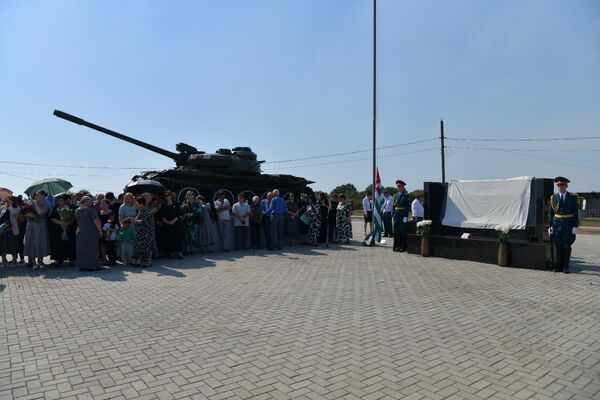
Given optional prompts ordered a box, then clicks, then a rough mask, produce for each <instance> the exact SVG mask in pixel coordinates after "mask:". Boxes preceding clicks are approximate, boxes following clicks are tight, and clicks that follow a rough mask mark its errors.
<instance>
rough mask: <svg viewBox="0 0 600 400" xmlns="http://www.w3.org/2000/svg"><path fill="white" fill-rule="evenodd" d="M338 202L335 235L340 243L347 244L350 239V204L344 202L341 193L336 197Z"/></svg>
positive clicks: (344, 197)
mask: <svg viewBox="0 0 600 400" xmlns="http://www.w3.org/2000/svg"><path fill="white" fill-rule="evenodd" d="M338 200H339V202H338V205H337V212H336V216H335V222H336V224H335V233H336V235H337V240H338V241H339V242H340V243H345V244H348V243H350V238H351V237H352V203H350V202H349V201H346V196H345V195H344V194H343V193H342V194H340V195H339V196H338Z"/></svg>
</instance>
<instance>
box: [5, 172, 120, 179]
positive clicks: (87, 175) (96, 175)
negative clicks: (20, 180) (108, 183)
mask: <svg viewBox="0 0 600 400" xmlns="http://www.w3.org/2000/svg"><path fill="white" fill-rule="evenodd" d="M3 173H5V174H13V176H16V175H28V174H30V173H34V174H36V175H40V176H41V175H44V176H45V175H48V173H46V174H43V173H39V172H21V171H3ZM59 175H60V176H61V177H62V176H74V177H84V178H89V177H111V176H131V174H127V175H125V174H124V173H123V174H114V173H113V174H110V175H98V174H64V173H60V174H59Z"/></svg>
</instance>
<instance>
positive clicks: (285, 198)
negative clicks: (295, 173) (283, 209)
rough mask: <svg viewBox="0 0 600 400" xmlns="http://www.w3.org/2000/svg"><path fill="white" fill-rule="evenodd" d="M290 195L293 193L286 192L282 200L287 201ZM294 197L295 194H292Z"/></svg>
mask: <svg viewBox="0 0 600 400" xmlns="http://www.w3.org/2000/svg"><path fill="white" fill-rule="evenodd" d="M290 194H294V193H293V192H287V193H286V194H284V195H283V199H284V200H285V201H288V200H289V199H290ZM294 196H295V194H294Z"/></svg>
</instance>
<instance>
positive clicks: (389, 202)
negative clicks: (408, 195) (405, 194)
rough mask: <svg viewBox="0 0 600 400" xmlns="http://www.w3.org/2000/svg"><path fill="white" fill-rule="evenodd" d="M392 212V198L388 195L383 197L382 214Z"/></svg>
mask: <svg viewBox="0 0 600 400" xmlns="http://www.w3.org/2000/svg"><path fill="white" fill-rule="evenodd" d="M393 211H394V196H390V195H389V194H388V195H387V197H385V202H384V203H383V212H393Z"/></svg>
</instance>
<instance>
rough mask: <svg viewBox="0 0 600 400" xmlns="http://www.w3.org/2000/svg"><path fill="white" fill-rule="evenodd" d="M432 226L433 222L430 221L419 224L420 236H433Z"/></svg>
mask: <svg viewBox="0 0 600 400" xmlns="http://www.w3.org/2000/svg"><path fill="white" fill-rule="evenodd" d="M431 224H432V221H431V220H430V219H426V220H423V221H419V222H417V230H418V231H419V234H420V235H421V236H427V235H429V234H431Z"/></svg>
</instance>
